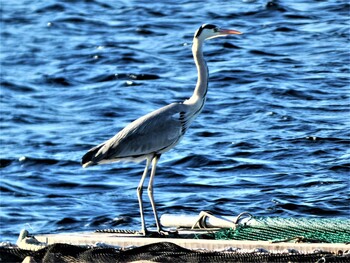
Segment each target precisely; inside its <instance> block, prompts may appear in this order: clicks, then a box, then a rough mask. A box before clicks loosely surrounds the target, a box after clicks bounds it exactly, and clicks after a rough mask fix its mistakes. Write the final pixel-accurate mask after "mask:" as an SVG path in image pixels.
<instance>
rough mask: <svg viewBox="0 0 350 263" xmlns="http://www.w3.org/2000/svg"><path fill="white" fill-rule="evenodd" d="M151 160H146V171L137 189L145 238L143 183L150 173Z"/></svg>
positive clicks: (142, 230) (142, 231)
mask: <svg viewBox="0 0 350 263" xmlns="http://www.w3.org/2000/svg"><path fill="white" fill-rule="evenodd" d="M150 162H151V160H150V158H147V159H146V167H145V170H144V171H143V174H142V177H141V180H140V183H139V186H138V187H137V199H138V201H139V206H140V215H141V233H142V234H143V235H144V236H145V235H146V231H147V230H146V225H145V218H144V215H143V202H142V192H143V183H144V181H145V178H146V176H147V173H148V168H149V165H150Z"/></svg>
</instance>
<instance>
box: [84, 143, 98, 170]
mask: <svg viewBox="0 0 350 263" xmlns="http://www.w3.org/2000/svg"><path fill="white" fill-rule="evenodd" d="M103 146H104V143H102V144H100V145H98V146H96V147H94V148H92V149H90V150H89V151H88V152H87V153H86V154H84V156H83V157H82V158H81V165H82V166H83V168H86V167H88V166H92V165H97V164H98V161H97V160H96V154H97V153H98V151H99V150H100V149H101V148H102V147H103Z"/></svg>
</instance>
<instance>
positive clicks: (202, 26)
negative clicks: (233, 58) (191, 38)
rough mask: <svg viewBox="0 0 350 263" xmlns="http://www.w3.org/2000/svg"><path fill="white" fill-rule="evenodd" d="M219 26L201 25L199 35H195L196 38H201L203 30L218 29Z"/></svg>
mask: <svg viewBox="0 0 350 263" xmlns="http://www.w3.org/2000/svg"><path fill="white" fill-rule="evenodd" d="M216 27H217V26H215V25H211V24H204V25H201V26H200V28H199V29H198V30H197V34H196V35H195V37H199V36H200V34H201V33H202V31H203V29H214V28H216Z"/></svg>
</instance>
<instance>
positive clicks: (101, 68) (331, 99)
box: [0, 0, 350, 241]
mask: <svg viewBox="0 0 350 263" xmlns="http://www.w3.org/2000/svg"><path fill="white" fill-rule="evenodd" d="M13 2H14V1H3V2H2V5H1V12H2V21H1V23H2V25H1V54H0V57H1V63H2V64H1V170H0V171H1V220H0V224H1V237H2V240H10V241H14V240H15V239H16V237H17V235H18V233H19V231H20V229H21V228H27V229H28V230H29V231H31V232H34V233H40V232H59V231H63V230H64V231H81V230H94V229H98V228H126V229H138V228H139V225H140V220H139V211H138V204H137V198H136V186H137V184H138V182H139V179H140V176H141V174H142V170H143V166H144V164H143V163H140V164H133V163H129V164H120V163H119V164H118V163H117V164H112V165H105V166H98V167H92V168H91V169H90V168H89V169H82V168H81V166H80V158H81V156H82V155H83V154H84V153H85V152H86V151H87V150H88V149H89V148H91V147H92V146H94V145H96V144H98V143H100V142H102V141H104V140H106V139H108V138H110V137H111V136H113V135H114V134H115V133H116V132H118V131H119V130H120V129H121V128H123V127H124V126H125V125H126V124H127V123H129V122H130V121H132V120H134V119H136V118H138V117H139V116H142V115H143V114H146V113H148V112H150V111H152V110H154V109H157V108H159V107H161V106H164V105H166V104H168V103H171V102H174V101H182V100H184V99H186V98H188V97H189V96H191V94H192V91H193V88H194V84H195V82H196V78H197V76H196V70H195V67H194V63H193V60H192V54H191V42H192V37H193V33H194V31H195V30H196V29H197V28H198V27H199V26H200V25H201V24H203V23H212V24H216V25H219V26H222V27H224V28H233V29H237V30H240V31H242V32H244V34H243V35H236V36H230V37H226V38H218V39H213V40H210V41H208V42H207V43H206V46H205V57H206V58H207V61H208V66H209V70H210V84H209V92H208V100H207V103H206V106H205V109H204V110H203V112H202V113H201V115H200V116H199V117H198V118H197V120H196V121H195V122H194V123H193V124H192V126H191V128H190V130H189V132H188V133H187V134H186V136H185V138H184V139H183V141H182V142H181V143H180V144H179V145H178V146H177V147H176V148H175V149H173V150H172V151H170V152H168V153H166V154H164V155H163V156H162V158H161V161H160V163H159V165H158V166H159V167H158V171H157V176H156V180H155V199H156V202H157V204H158V209H159V212H160V214H163V213H198V212H199V211H201V210H211V211H213V212H214V213H216V214H227V215H237V214H238V213H240V212H243V211H248V212H250V213H252V214H253V215H263V216H283V217H288V216H305V217H311V216H312V217H338V218H348V217H349V215H350V212H349V199H350V198H349V157H350V154H349V143H350V139H349V135H350V131H349V130H350V129H349V119H350V118H349V117H350V116H349V48H350V45H349V4H348V1H336V0H329V1H315V0H314V1H306V2H305V1H299V0H298V1H282V0H280V1H269V2H268V1H258V0H257V1H254V0H251V1H246V0H240V1H218V0H215V1H212V0H209V1H190V0H180V1H136V0H134V1H126V0H124V1H112V0H110V1H100V0H85V1H83V0H62V1H58V0H45V1H43V0H34V1H33V0H31V1H27V0H18V1H15V3H13ZM146 200H147V199H146ZM146 221H147V222H148V224H149V225H150V226H152V225H154V221H153V215H152V212H151V209H150V206H149V204H148V203H147V204H146Z"/></svg>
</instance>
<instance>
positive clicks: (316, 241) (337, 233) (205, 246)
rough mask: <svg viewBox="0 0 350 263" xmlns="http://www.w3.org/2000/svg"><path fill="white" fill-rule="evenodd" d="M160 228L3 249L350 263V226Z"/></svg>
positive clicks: (177, 218)
mask: <svg viewBox="0 0 350 263" xmlns="http://www.w3.org/2000/svg"><path fill="white" fill-rule="evenodd" d="M161 223H162V225H163V226H164V227H168V230H169V231H168V232H167V233H166V234H164V235H159V234H158V233H157V232H156V231H153V232H152V231H150V233H148V235H147V236H142V235H141V234H139V233H138V232H137V231H132V230H130V231H127V230H115V229H107V230H98V231H96V232H74V233H58V234H38V235H35V236H33V235H30V234H29V233H28V231H26V230H23V231H21V233H20V236H19V238H18V241H17V248H12V249H14V250H11V248H0V249H2V251H1V253H2V254H4V255H8V256H9V258H11V256H17V257H18V255H21V256H22V257H20V258H21V259H22V258H24V256H26V255H27V256H29V257H30V258H29V259H28V260H31V261H28V262H36V261H35V260H39V261H40V260H42V258H39V256H40V255H41V256H42V255H46V257H48V258H52V259H57V258H55V257H57V256H59V257H60V258H59V260H61V261H60V262H66V261H65V260H66V259H67V260H68V261H67V262H70V261H69V260H70V259H71V258H72V257H73V258H75V259H76V260H78V261H77V262H94V260H97V261H98V262H109V261H114V262H130V261H140V260H141V261H144V260H148V261H157V262H163V261H166V262H213V261H215V262H220V261H225V262H230V261H232V262H246V261H249V262H316V261H318V260H321V259H322V260H324V259H326V258H327V259H329V260H330V261H331V262H350V220H343V219H308V218H271V217H253V216H252V215H250V214H248V213H242V214H240V215H238V216H237V217H221V216H213V215H212V214H210V213H207V212H201V213H200V214H199V215H163V216H162V217H161ZM28 251H37V252H36V253H35V252H28ZM77 251H78V252H77ZM145 251H147V252H145ZM67 253H68V254H67ZM69 253H71V254H69ZM107 258H108V260H107ZM92 259H93V260H92ZM103 259H105V260H103ZM33 260H34V261H33ZM57 260H58V259H57ZM4 262H6V261H4ZM17 262H18V261H17ZM19 262H21V261H19ZM23 262H25V261H23ZM322 262H326V261H322Z"/></svg>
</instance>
